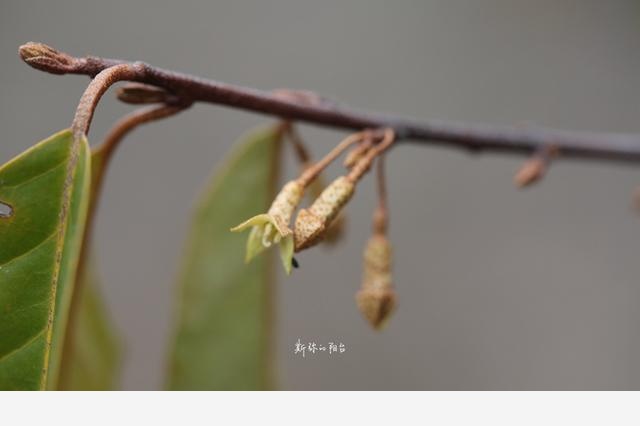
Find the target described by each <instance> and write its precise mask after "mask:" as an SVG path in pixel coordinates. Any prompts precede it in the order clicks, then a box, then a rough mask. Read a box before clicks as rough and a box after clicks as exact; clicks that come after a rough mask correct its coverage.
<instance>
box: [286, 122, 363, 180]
mask: <svg viewBox="0 0 640 426" xmlns="http://www.w3.org/2000/svg"><path fill="white" fill-rule="evenodd" d="M364 135H365V132H358V133H354V134H352V135H349V136H347V137H346V138H344V139H343V140H342V141H341V142H340V143H339V144H338V145H336V146H335V147H334V148H333V149H332V150H331V151H330V152H329V153H328V154H327V155H325V156H324V158H322V159H321V160H320V161H318V162H317V163H315V164H314V165H313V166H311V167H308V168H307V169H306V170H305V171H304V172H302V174H301V175H300V177H299V178H298V183H300V185H302V186H303V187H305V188H306V187H307V186H309V184H310V183H311V182H313V180H314V179H315V178H316V177H317V176H318V175H319V174H320V173H321V172H322V171H323V170H324V169H326V168H327V166H328V165H329V164H331V163H332V162H333V161H334V160H335V159H336V158H338V157H339V156H340V154H342V153H343V152H344V151H345V150H346V149H347V148H349V147H350V146H351V145H353V144H355V143H358V142H360V141H361V140H362V138H363V137H364Z"/></svg>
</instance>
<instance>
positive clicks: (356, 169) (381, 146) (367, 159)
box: [347, 128, 396, 183]
mask: <svg viewBox="0 0 640 426" xmlns="http://www.w3.org/2000/svg"><path fill="white" fill-rule="evenodd" d="M395 140H396V137H395V132H394V131H393V129H391V128H387V129H384V133H383V137H382V141H381V142H379V143H378V144H377V145H375V146H374V147H373V148H371V149H370V150H368V151H367V153H366V154H365V155H364V157H362V158H361V159H360V160H358V162H357V163H356V164H354V166H353V167H352V168H351V171H350V172H349V174H348V175H347V179H349V180H350V181H351V182H353V183H356V182H358V181H359V180H360V179H361V178H362V176H363V175H364V174H365V173H366V172H367V171H368V170H369V168H370V167H371V163H372V162H373V160H375V158H376V157H378V156H379V155H381V154H382V153H384V152H385V151H386V150H387V149H389V147H391V145H393V143H394V142H395Z"/></svg>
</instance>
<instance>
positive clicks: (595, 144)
mask: <svg viewBox="0 0 640 426" xmlns="http://www.w3.org/2000/svg"><path fill="white" fill-rule="evenodd" d="M20 55H21V57H22V59H23V60H25V62H27V63H28V64H29V65H31V66H32V67H34V68H37V69H40V70H43V71H47V72H50V73H54V74H84V75H88V76H91V77H94V76H96V75H98V74H99V73H100V72H101V71H103V70H105V69H108V68H110V67H113V66H116V65H121V64H129V65H131V66H132V67H131V68H130V71H131V73H130V74H128V75H127V76H126V78H125V79H127V80H130V81H136V82H140V83H146V84H151V85H153V86H157V87H161V88H163V89H165V90H167V91H169V92H171V93H174V94H176V95H178V96H180V97H186V98H189V99H192V100H193V101H198V102H209V103H214V104H220V105H226V106H230V107H234V108H239V109H245V110H249V111H254V112H258V113H263V114H269V115H275V116H278V117H281V118H284V119H287V120H296V121H304V122H308V123H313V124H318V125H322V126H327V127H332V128H340V129H349V130H362V129H365V128H386V127H390V128H393V129H394V130H395V132H396V136H397V137H398V139H402V140H416V141H424V142H428V143H430V144H441V145H448V146H455V147H459V148H466V149H469V150H472V151H484V150H487V151H489V150H490V151H503V152H513V153H526V154H530V153H532V152H535V151H537V150H538V149H539V148H540V147H543V146H549V145H553V146H556V147H557V148H558V150H559V152H560V154H561V155H562V156H563V157H565V158H566V157H577V158H595V159H599V160H616V161H626V162H640V135H637V134H612V133H589V132H574V131H563V130H551V129H546V128H529V129H522V128H518V127H509V126H489V125H481V124H463V123H456V122H447V121H429V122H418V121H414V120H411V119H406V118H402V117H394V116H387V115H380V114H374V113H367V112H362V111H358V110H354V109H352V108H348V107H346V106H343V105H338V104H336V103H335V102H332V101H328V100H326V99H324V98H321V97H319V96H309V95H308V93H306V92H303V93H305V96H302V97H301V98H300V99H296V97H295V96H291V93H289V94H288V95H285V96H283V95H282V91H280V92H276V93H273V92H271V93H269V92H263V91H259V90H255V89H251V88H246V87H241V86H235V85H230V84H224V83H220V82H217V81H214V80H207V79H203V78H199V77H194V76H191V75H187V74H181V73H177V72H173V71H167V70H163V69H161V68H156V67H153V66H151V65H148V64H145V63H141V62H135V63H131V62H127V61H120V60H113V59H104V58H97V57H86V58H75V57H72V56H70V55H67V54H65V53H61V52H58V51H57V50H55V49H52V48H50V47H48V46H45V45H43V44H40V43H27V44H26V45H24V46H22V47H21V48H20Z"/></svg>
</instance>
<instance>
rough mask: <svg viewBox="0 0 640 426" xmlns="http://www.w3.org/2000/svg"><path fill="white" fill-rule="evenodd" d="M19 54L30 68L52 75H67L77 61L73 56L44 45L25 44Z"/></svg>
mask: <svg viewBox="0 0 640 426" xmlns="http://www.w3.org/2000/svg"><path fill="white" fill-rule="evenodd" d="M19 53H20V57H21V58H22V60H23V61H25V62H26V63H27V64H28V65H29V66H31V67H33V68H36V69H39V70H41V71H46V72H49V73H51V74H66V73H67V72H69V71H71V70H72V69H73V64H74V61H75V58H73V57H72V56H70V55H67V54H66V53H63V52H60V51H58V50H56V49H54V48H53V47H49V46H47V45H46V44H42V43H34V42H29V43H26V44H23V45H22V46H20V49H19Z"/></svg>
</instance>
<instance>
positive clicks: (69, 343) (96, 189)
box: [59, 103, 189, 389]
mask: <svg viewBox="0 0 640 426" xmlns="http://www.w3.org/2000/svg"><path fill="white" fill-rule="evenodd" d="M188 106H189V104H188V103H184V106H182V107H180V106H176V105H160V106H153V107H148V108H140V109H138V110H136V111H134V112H132V113H131V114H128V115H126V116H124V117H123V118H121V119H120V120H119V121H118V122H116V124H114V126H113V127H112V128H111V130H110V131H109V133H108V134H107V136H106V137H105V139H104V141H103V143H102V144H101V145H100V146H99V147H98V148H97V149H96V150H95V151H94V153H93V155H94V158H95V157H96V156H97V157H100V161H97V162H96V163H94V167H96V166H97V167H96V168H95V169H94V170H93V173H92V176H91V195H90V197H89V212H88V214H87V221H86V232H85V233H84V235H83V239H82V246H81V252H80V261H79V262H78V270H77V273H76V275H77V277H82V276H83V275H84V272H85V270H84V268H86V265H87V262H86V257H87V252H88V251H89V246H90V245H91V240H92V238H93V229H94V227H93V224H94V222H95V213H96V211H97V207H98V203H99V201H100V196H101V194H102V188H103V186H104V177H105V174H106V171H107V168H108V165H109V163H110V161H111V158H113V153H114V152H115V150H116V148H117V147H118V146H119V145H120V142H121V141H122V140H123V139H124V138H125V136H127V135H128V134H129V133H131V132H132V131H133V130H134V129H136V128H138V127H139V126H141V125H142V124H145V123H149V122H151V121H157V120H160V119H163V118H167V117H170V116H172V115H175V114H177V113H179V112H180V111H182V110H184V109H185V108H187V107H188ZM83 290H84V289H83V285H82V280H81V279H79V280H77V282H76V285H75V286H74V288H73V296H72V298H71V306H70V308H69V319H68V324H69V326H68V330H74V327H75V326H74V324H75V323H76V322H77V319H78V309H79V303H80V300H81V296H82V292H83ZM74 344H75V342H74V333H73V332H68V333H66V335H65V339H64V347H63V354H64V355H63V358H62V367H61V369H60V371H61V374H60V379H59V387H60V388H61V389H65V388H66V387H67V386H68V384H69V383H68V381H69V380H70V376H69V374H70V372H71V369H72V368H73V367H72V366H70V365H69V362H70V360H69V358H68V356H69V355H68V354H70V353H71V351H72V350H73V345H74Z"/></svg>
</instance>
